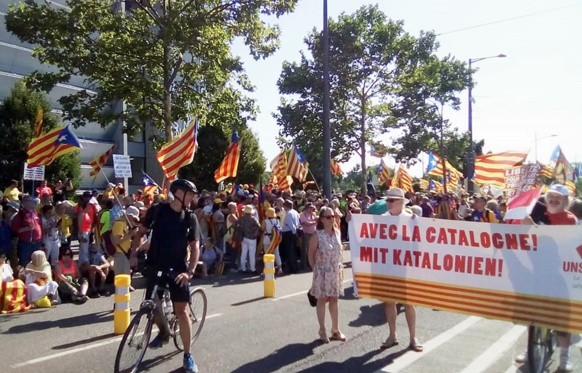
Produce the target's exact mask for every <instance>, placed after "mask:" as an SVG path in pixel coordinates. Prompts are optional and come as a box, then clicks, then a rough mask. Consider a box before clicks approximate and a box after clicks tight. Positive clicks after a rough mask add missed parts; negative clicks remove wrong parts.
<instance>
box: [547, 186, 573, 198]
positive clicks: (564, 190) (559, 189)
mask: <svg viewBox="0 0 582 373" xmlns="http://www.w3.org/2000/svg"><path fill="white" fill-rule="evenodd" d="M547 193H556V194H559V195H562V196H565V197H568V195H569V194H570V192H569V191H568V187H567V186H565V185H563V184H554V185H552V186H550V189H549V190H548V191H547V192H546V194H547Z"/></svg>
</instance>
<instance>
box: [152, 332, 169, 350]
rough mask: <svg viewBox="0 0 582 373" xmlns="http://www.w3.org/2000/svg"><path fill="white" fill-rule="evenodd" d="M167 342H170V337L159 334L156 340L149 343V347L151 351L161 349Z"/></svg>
mask: <svg viewBox="0 0 582 373" xmlns="http://www.w3.org/2000/svg"><path fill="white" fill-rule="evenodd" d="M168 342H170V336H169V335H166V334H163V333H161V332H160V333H158V335H157V336H156V338H154V339H153V340H152V341H151V342H150V345H149V347H150V348H153V349H156V348H162V347H163V346H164V345H165V344H166V343H168Z"/></svg>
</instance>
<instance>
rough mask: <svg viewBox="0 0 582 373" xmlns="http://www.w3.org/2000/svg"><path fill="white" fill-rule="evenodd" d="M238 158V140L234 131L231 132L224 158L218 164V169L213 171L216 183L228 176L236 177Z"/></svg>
mask: <svg viewBox="0 0 582 373" xmlns="http://www.w3.org/2000/svg"><path fill="white" fill-rule="evenodd" d="M239 160H240V142H239V139H238V132H236V131H234V132H233V133H232V138H231V140H230V145H229V147H228V149H227V150H226V156H225V157H224V160H223V161H222V163H221V164H220V166H218V169H217V170H216V171H215V172H214V180H215V181H216V182H217V183H220V182H221V181H223V180H225V179H227V178H229V177H236V174H237V172H238V162H239Z"/></svg>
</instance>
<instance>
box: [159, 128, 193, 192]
mask: <svg viewBox="0 0 582 373" xmlns="http://www.w3.org/2000/svg"><path fill="white" fill-rule="evenodd" d="M197 137H198V121H192V123H191V124H190V125H189V126H188V127H186V128H185V129H184V131H183V132H182V133H181V134H180V135H179V136H177V137H176V138H174V139H173V140H171V141H170V142H168V143H166V144H164V146H162V148H161V149H160V151H159V152H158V154H157V155H156V158H157V159H158V162H159V163H160V166H161V167H162V170H163V171H164V175H165V176H166V178H168V180H169V181H173V180H174V179H175V178H176V176H177V175H178V171H179V170H180V168H182V167H184V166H187V165H189V164H190V163H192V161H193V160H194V153H195V152H196V142H197Z"/></svg>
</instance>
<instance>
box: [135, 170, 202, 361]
mask: <svg viewBox="0 0 582 373" xmlns="http://www.w3.org/2000/svg"><path fill="white" fill-rule="evenodd" d="M170 192H171V193H172V195H173V196H174V199H173V200H172V201H171V202H170V203H160V204H157V205H155V206H152V207H151V208H150V209H149V210H148V212H147V214H146V217H145V224H144V226H142V228H141V229H140V231H141V234H142V235H143V234H146V233H147V230H148V229H151V231H152V234H151V238H150V240H151V241H150V248H149V251H148V256H147V260H146V267H147V268H148V271H147V273H149V275H148V276H147V290H146V298H150V297H151V292H152V290H153V288H154V286H155V284H156V282H157V281H158V280H157V277H156V274H157V272H158V271H163V272H164V273H165V274H168V275H169V276H171V277H174V278H175V280H174V281H173V282H172V281H170V282H169V283H168V287H169V289H170V297H171V299H172V302H173V303H174V312H175V314H176V317H177V318H178V322H179V323H180V337H181V338H182V342H183V344H184V369H185V370H186V372H197V371H198V369H197V367H196V364H195V363H194V359H193V358H192V355H191V353H190V340H191V336H192V324H191V322H190V314H189V310H188V303H189V302H190V288H189V286H188V282H189V281H190V279H191V278H192V276H193V274H194V270H195V269H196V264H197V263H198V258H199V256H200V227H199V224H198V219H197V218H196V215H195V214H194V212H193V211H191V210H189V209H188V207H189V206H190V204H191V202H192V200H193V199H194V198H195V196H196V193H197V190H196V186H195V185H194V184H193V183H191V182H190V181H188V180H184V179H178V180H176V181H174V182H173V183H172V185H171V186H170ZM188 247H189V248H190V255H188ZM131 259H132V265H135V264H137V253H135V251H134V249H133V248H132V258H131ZM187 261H188V263H187ZM160 309H161V307H159V306H158V307H156V315H155V316H156V317H155V321H156V324H157V325H158V328H159V329H160V333H159V334H158V336H157V337H156V338H155V339H154V340H153V341H152V343H151V344H150V346H151V347H152V348H159V347H162V345H163V344H165V343H167V342H168V341H169V338H170V331H169V330H168V326H167V324H166V323H165V322H163V317H162V314H161V311H160ZM158 311H159V312H158Z"/></svg>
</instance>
